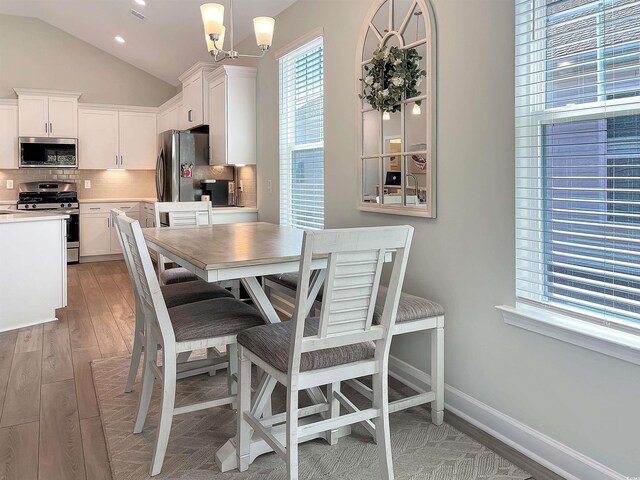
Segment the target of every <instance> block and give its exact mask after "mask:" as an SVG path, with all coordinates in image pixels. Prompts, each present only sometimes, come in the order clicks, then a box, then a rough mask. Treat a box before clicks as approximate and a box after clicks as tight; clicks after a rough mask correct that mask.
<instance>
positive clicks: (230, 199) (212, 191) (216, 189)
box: [200, 179, 236, 208]
mask: <svg viewBox="0 0 640 480" xmlns="http://www.w3.org/2000/svg"><path fill="white" fill-rule="evenodd" d="M200 188H201V189H202V196H203V197H204V198H203V200H205V199H206V197H209V200H210V201H211V206H212V207H213V208H216V207H233V206H235V204H236V192H235V182H233V181H231V180H215V179H207V180H202V181H201V182H200Z"/></svg>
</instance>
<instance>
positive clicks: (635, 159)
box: [516, 0, 640, 333]
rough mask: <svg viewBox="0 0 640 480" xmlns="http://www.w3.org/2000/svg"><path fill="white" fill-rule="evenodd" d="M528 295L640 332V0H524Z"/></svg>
mask: <svg viewBox="0 0 640 480" xmlns="http://www.w3.org/2000/svg"><path fill="white" fill-rule="evenodd" d="M516 176H517V178H516V216H517V218H516V228H517V231H516V239H517V243H516V255H517V258H516V266H517V272H516V277H517V285H516V290H517V296H518V299H519V300H520V301H521V302H526V303H533V304H535V305H536V306H544V307H545V308H551V309H560V310H562V311H565V312H566V311H569V312H570V313H571V314H574V315H575V316H578V317H580V318H583V319H584V320H589V321H594V322H597V323H601V324H604V325H606V326H610V327H614V328H619V329H623V330H626V331H630V332H634V333H640V1H639V0H516Z"/></svg>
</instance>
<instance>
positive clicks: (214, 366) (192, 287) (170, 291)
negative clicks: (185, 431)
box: [111, 208, 233, 393]
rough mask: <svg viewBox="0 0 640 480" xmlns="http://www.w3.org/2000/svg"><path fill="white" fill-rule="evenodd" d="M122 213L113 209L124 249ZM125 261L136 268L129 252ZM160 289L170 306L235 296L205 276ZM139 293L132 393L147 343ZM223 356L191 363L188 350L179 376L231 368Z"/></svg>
mask: <svg viewBox="0 0 640 480" xmlns="http://www.w3.org/2000/svg"><path fill="white" fill-rule="evenodd" d="M120 215H125V216H126V213H124V212H123V211H121V210H118V209H117V208H114V209H112V210H111V220H112V221H111V224H112V225H113V226H114V228H115V230H116V237H117V238H118V242H119V243H120V250H121V251H122V252H124V249H125V247H124V243H123V241H124V240H123V238H122V232H120V227H119V226H118V222H117V221H116V219H117V218H118V217H119V216H120ZM124 261H125V264H126V266H127V271H128V272H132V269H131V266H130V265H129V257H128V256H127V255H124ZM130 280H131V284H132V287H133V289H134V292H135V288H136V284H135V282H134V280H133V277H131V273H130ZM160 290H161V291H162V296H163V297H164V301H165V304H166V306H167V308H172V307H177V306H179V305H185V304H188V303H195V302H200V301H202V300H211V299H214V298H225V297H226V298H233V294H232V293H231V292H229V291H228V290H226V289H225V288H222V287H221V286H219V285H216V284H214V283H207V282H204V281H202V280H197V281H193V282H183V283H176V284H172V285H162V286H161V287H160ZM138 297H139V296H138V295H135V294H134V298H135V324H134V334H133V348H132V351H131V362H130V364H129V375H128V376H127V383H126V385H125V388H124V391H125V393H130V392H131V391H133V385H134V383H135V381H136V376H137V374H138V367H139V366H140V358H141V356H142V351H143V350H144V345H145V329H144V328H145V324H144V318H143V311H142V308H140V305H139V303H138ZM221 357H222V356H221V355H212V354H209V356H208V358H209V360H210V361H209V362H204V361H199V360H198V361H193V362H189V363H188V364H187V360H188V359H189V355H187V354H184V355H182V356H181V357H180V358H179V362H180V366H179V369H180V373H179V375H178V378H182V377H187V376H192V375H199V374H200V373H203V371H209V372H210V373H215V372H216V371H218V370H220V369H223V368H227V366H228V365H227V359H226V357H227V356H226V355H225V356H224V357H225V358H224V359H223V358H221Z"/></svg>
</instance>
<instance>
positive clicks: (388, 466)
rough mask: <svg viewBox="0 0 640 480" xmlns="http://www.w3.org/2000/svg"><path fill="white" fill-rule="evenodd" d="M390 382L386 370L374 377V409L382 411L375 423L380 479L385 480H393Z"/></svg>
mask: <svg viewBox="0 0 640 480" xmlns="http://www.w3.org/2000/svg"><path fill="white" fill-rule="evenodd" d="M388 382H389V380H388V378H387V372H386V369H384V371H383V372H381V373H376V374H375V375H373V407H374V408H379V409H380V416H379V417H377V418H376V419H374V423H375V426H376V443H377V444H378V457H379V459H380V478H382V479H383V480H393V460H392V458H391V432H390V428H389V385H388Z"/></svg>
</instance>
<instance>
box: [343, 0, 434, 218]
mask: <svg viewBox="0 0 640 480" xmlns="http://www.w3.org/2000/svg"><path fill="white" fill-rule="evenodd" d="M395 4H396V0H376V1H375V3H374V4H373V5H372V6H371V8H370V9H369V12H368V13H367V16H366V18H365V21H364V22H363V24H362V27H361V29H360V35H359V39H358V46H357V49H356V62H355V64H356V67H355V68H356V89H355V92H356V95H355V97H356V123H357V134H356V142H357V146H356V151H357V152H358V158H357V162H358V163H357V172H358V174H357V179H358V198H357V200H356V204H357V205H356V206H357V208H358V210H362V211H367V212H377V213H388V214H393V215H409V216H415V217H426V218H435V217H436V178H437V176H436V165H437V162H436V139H437V136H436V101H437V96H436V78H437V77H436V75H437V69H436V63H437V62H436V22H435V16H434V12H433V7H432V5H431V2H430V1H429V0H413V1H412V2H411V3H410V6H409V9H408V10H407V13H406V15H405V17H404V18H405V20H404V21H403V22H402V25H401V26H400V27H405V30H406V28H408V26H409V24H410V23H411V22H410V20H411V18H410V17H411V16H413V12H414V11H415V9H416V8H418V9H420V10H421V12H422V15H421V17H422V21H423V22H424V27H425V30H424V31H425V36H424V40H419V41H417V42H413V43H410V44H407V45H405V44H404V39H403V38H402V35H401V33H399V32H398V31H396V30H394V27H395V26H394V25H393V22H394V9H395ZM385 5H386V8H389V13H388V16H389V26H388V32H379V31H378V29H377V28H376V26H375V25H374V23H373V21H374V18H375V16H376V14H377V13H378V11H380V9H381V8H385ZM400 30H402V28H400ZM369 31H372V32H373V34H374V35H375V36H376V37H377V39H378V42H377V45H378V46H380V45H384V44H386V43H387V41H388V40H389V39H390V38H392V37H395V38H396V39H397V41H398V42H399V43H400V46H401V48H411V47H419V46H421V45H424V44H426V58H425V70H426V72H427V75H426V77H425V78H424V80H423V83H424V85H425V86H424V88H423V94H422V95H421V96H419V97H415V98H414V99H408V100H405V101H404V102H403V104H402V107H401V127H400V135H401V138H402V139H403V145H404V139H406V132H405V125H404V124H405V107H406V106H407V105H409V104H410V103H413V101H416V100H422V108H423V111H424V113H425V115H426V132H425V139H426V150H425V151H420V152H412V151H404V150H405V149H404V148H403V149H402V150H403V152H400V157H401V171H402V173H403V175H402V177H403V178H402V180H401V192H402V195H401V198H402V201H401V203H400V204H384V203H369V202H364V201H363V193H364V192H363V180H364V179H363V164H364V162H365V161H366V160H371V159H375V158H379V159H380V167H379V171H380V172H383V170H384V168H383V158H385V157H389V155H388V154H385V153H384V146H383V142H384V138H383V133H382V130H383V128H382V125H383V123H382V122H383V119H382V112H378V113H379V114H380V117H381V118H380V122H379V124H380V127H379V132H378V136H379V141H380V145H381V147H380V153H379V154H376V155H365V154H364V152H363V145H364V136H363V135H364V115H365V113H367V112H371V111H375V110H373V109H372V108H370V107H369V108H363V102H364V100H362V99H360V97H359V94H361V93H362V82H361V80H360V78H361V77H362V71H363V66H364V65H365V64H367V63H368V62H369V61H370V59H371V54H372V53H373V52H365V51H364V48H365V44H366V38H367V33H368V32H369ZM412 153H421V154H424V155H426V157H427V170H426V185H427V188H428V189H429V191H428V192H427V194H426V206H424V205H420V206H414V205H407V204H406V196H407V195H406V188H405V180H406V176H407V173H406V162H405V158H406V156H408V155H410V154H412ZM378 181H379V183H380V184H381V183H382V174H381V175H380V178H379V179H378ZM379 190H380V191H381V196H382V197H383V198H384V188H380V189H379Z"/></svg>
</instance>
